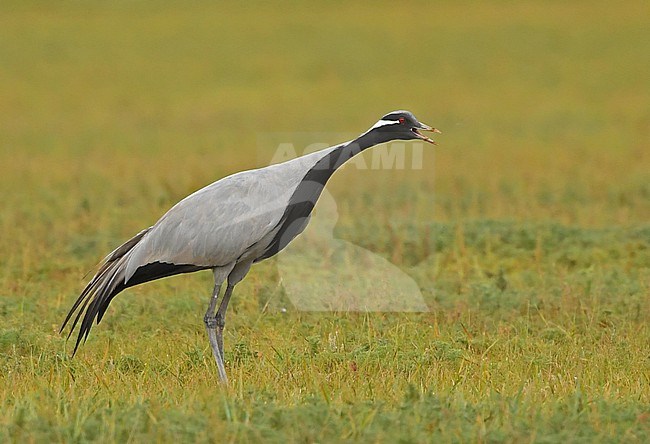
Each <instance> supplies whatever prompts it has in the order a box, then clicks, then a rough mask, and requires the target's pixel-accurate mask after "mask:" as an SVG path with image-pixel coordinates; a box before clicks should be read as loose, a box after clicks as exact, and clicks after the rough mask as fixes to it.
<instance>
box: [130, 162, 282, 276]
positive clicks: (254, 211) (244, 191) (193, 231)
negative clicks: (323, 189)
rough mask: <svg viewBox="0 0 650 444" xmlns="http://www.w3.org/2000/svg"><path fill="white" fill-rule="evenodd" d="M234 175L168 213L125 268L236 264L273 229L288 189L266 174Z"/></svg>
mask: <svg viewBox="0 0 650 444" xmlns="http://www.w3.org/2000/svg"><path fill="white" fill-rule="evenodd" d="M260 171H261V170H258V171H257V174H246V173H250V172H244V173H240V174H238V175H234V176H230V177H227V178H225V179H222V180H221V181H219V182H215V183H214V184H212V185H209V186H208V187H206V188H203V189H201V190H199V191H197V192H196V193H194V194H192V195H190V196H188V197H187V198H185V199H183V200H182V201H180V202H179V203H178V204H176V205H175V206H174V207H173V208H172V209H170V210H169V211H168V212H167V213H166V214H165V215H164V216H163V217H162V218H161V219H160V220H159V221H158V222H157V223H156V224H155V225H154V226H153V227H152V228H151V230H150V231H149V232H148V233H147V234H146V236H144V238H143V239H142V240H141V241H140V242H139V243H138V244H137V245H136V247H135V248H134V250H133V252H132V254H131V257H130V258H129V263H128V264H127V269H126V279H127V280H128V279H129V278H130V277H131V276H132V275H133V273H135V270H136V269H137V268H138V267H139V266H142V265H145V264H148V263H152V262H166V263H172V264H193V265H198V266H209V267H215V266H222V265H227V264H229V263H232V262H234V261H236V260H237V259H238V258H239V257H240V256H241V255H242V254H243V253H244V252H246V250H247V249H248V248H250V247H251V246H252V245H254V244H256V243H257V242H259V241H260V240H261V239H262V238H264V237H265V235H267V234H268V233H269V232H271V231H272V230H273V228H274V227H275V226H276V225H277V223H278V222H279V220H280V218H281V217H282V213H283V211H284V208H285V207H286V202H287V201H288V199H289V197H290V191H291V190H287V189H286V184H285V186H282V185H283V184H282V183H279V181H278V180H277V179H275V178H274V177H273V176H272V175H270V174H264V173H261V174H260Z"/></svg>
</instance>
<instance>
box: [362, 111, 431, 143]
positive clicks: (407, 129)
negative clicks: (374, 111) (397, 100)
mask: <svg viewBox="0 0 650 444" xmlns="http://www.w3.org/2000/svg"><path fill="white" fill-rule="evenodd" d="M421 131H431V132H434V133H441V131H440V130H438V129H436V128H432V127H430V126H429V125H425V124H424V123H422V122H420V121H418V119H416V118H415V116H414V115H413V113H411V112H410V111H393V112H390V113H388V114H386V115H385V116H383V117H382V118H381V119H379V121H377V123H375V124H374V125H373V126H372V128H370V130H368V132H367V133H366V134H371V133H375V134H376V135H377V136H379V137H380V138H381V139H386V140H424V141H425V142H428V143H432V144H434V145H436V142H434V141H433V140H432V139H430V138H429V137H427V136H425V135H424V134H422V133H421Z"/></svg>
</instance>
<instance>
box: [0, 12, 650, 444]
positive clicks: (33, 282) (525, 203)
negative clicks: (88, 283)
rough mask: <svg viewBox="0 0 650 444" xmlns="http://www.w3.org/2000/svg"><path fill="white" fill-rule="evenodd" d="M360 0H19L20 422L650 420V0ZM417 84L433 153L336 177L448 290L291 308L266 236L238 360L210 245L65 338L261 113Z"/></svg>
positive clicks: (11, 225)
mask: <svg viewBox="0 0 650 444" xmlns="http://www.w3.org/2000/svg"><path fill="white" fill-rule="evenodd" d="M350 3H354V2H332V3H323V4H319V5H316V4H314V5H311V6H309V7H306V6H304V5H303V4H302V3H300V2H286V3H284V4H283V5H282V6H281V7H279V6H277V5H275V6H271V5H265V4H259V5H256V4H255V3H254V2H246V4H243V2H242V3H240V2H229V3H226V2H202V1H190V2H184V3H181V2H177V3H175V4H174V3H171V2H155V1H141V2H126V1H118V2H111V3H110V6H109V5H107V4H104V3H100V2H72V1H64V2H46V1H4V2H2V4H1V5H0V110H1V113H0V116H1V117H0V190H2V199H1V200H0V251H1V252H2V255H1V260H0V263H1V264H2V266H1V267H0V289H1V290H0V442H86V441H101V442H151V441H161V442H170V441H176V442H192V441H197V442H207V441H211V442H222V441H224V442H235V441H248V442H258V441H260V440H265V441H269V442H286V441H291V442H293V441H298V442H339V441H349V442H357V441H364V442H426V441H428V442H536V443H553V442H585V443H588V442H648V441H649V440H650V349H649V347H648V346H649V344H650V328H649V327H648V325H649V323H650V89H649V84H648V73H650V27H649V26H648V17H649V16H650V6H649V4H648V2H645V1H625V2H619V3H613V2H606V1H589V2H587V1H573V2H556V1H541V2H528V1H526V2H509V1H495V2H481V3H478V2H477V3H474V2H452V1H444V2H435V3H434V2H421V3H408V2H406V3H405V2H385V3H381V4H380V3H377V2H373V3H372V4H367V5H362V4H358V3H354V4H350ZM400 108H407V109H410V110H412V111H413V112H414V113H415V114H416V115H417V116H418V117H419V118H420V119H421V120H422V121H423V122H426V123H429V124H432V125H434V126H436V127H438V128H440V129H441V130H442V131H443V132H444V134H443V135H442V136H440V137H438V138H437V139H438V141H439V142H440V146H439V147H436V148H432V149H429V150H426V152H425V153H424V156H423V165H422V168H421V169H416V170H411V169H405V170H371V169H369V170H356V169H353V168H349V169H344V170H342V171H340V172H339V173H337V175H336V176H335V177H334V178H333V180H332V181H331V183H330V185H328V186H329V189H330V191H331V193H332V195H333V196H334V198H335V201H336V203H337V206H338V213H339V219H338V224H337V226H336V230H335V234H336V235H337V236H338V237H339V238H341V239H345V240H346V241H348V242H352V243H354V244H356V245H359V246H362V247H364V248H367V249H369V250H371V251H373V252H374V253H376V254H378V255H380V256H382V257H384V258H386V259H388V260H390V261H391V262H392V263H393V264H394V265H396V266H398V267H399V268H400V269H401V270H403V271H404V272H405V273H407V274H408V275H409V276H410V277H412V278H413V279H414V280H415V281H416V282H417V283H418V285H419V287H420V289H421V291H422V294H423V296H424V298H425V300H426V302H427V304H428V306H429V307H430V311H429V312H426V313H418V314H406V313H331V312H324V313H309V312H300V311H297V310H295V309H292V307H291V305H290V304H288V302H287V296H286V294H285V292H284V290H283V287H282V285H281V283H280V280H281V276H279V274H278V271H277V267H276V261H275V260H271V261H267V262H265V263H263V264H260V265H257V266H255V267H254V268H253V270H252V272H251V273H250V274H249V276H248V278H247V279H246V280H245V281H244V282H243V283H242V284H240V285H239V286H238V287H237V291H236V294H235V296H234V299H233V301H232V303H231V308H230V311H229V318H228V325H227V328H226V337H225V341H226V344H225V347H226V361H227V362H226V365H227V370H228V372H229V375H230V379H231V384H230V386H228V387H222V386H219V385H218V384H217V373H216V366H215V365H214V362H213V359H212V356H211V352H210V349H209V345H208V341H207V338H206V335H205V332H204V327H203V321H202V318H203V313H204V310H205V305H206V304H207V300H208V298H209V293H210V290H211V279H212V277H211V275H210V273H208V272H204V273H198V274H195V275H187V276H182V277H175V278H172V279H166V280H162V281H160V282H155V283H151V284H148V285H144V286H140V287H135V288H133V289H131V290H129V291H128V292H125V293H124V294H122V295H120V296H119V297H117V298H116V299H115V301H114V302H113V304H112V305H111V308H110V309H109V312H108V315H107V317H106V318H105V320H104V321H103V322H102V324H101V325H100V326H99V327H96V328H95V329H94V330H93V331H92V333H91V336H90V338H89V340H88V342H87V343H86V345H85V346H84V347H82V348H81V350H80V352H79V353H78V355H77V356H76V357H75V358H74V359H70V357H69V355H70V351H71V345H72V343H71V342H66V341H65V338H64V337H61V336H60V335H59V334H58V327H59V326H60V323H61V321H62V319H63V318H64V316H65V314H66V313H67V310H68V309H69V307H70V305H71V304H72V302H73V301H74V299H75V298H76V296H77V294H78V292H79V291H80V290H81V288H82V287H83V284H84V280H83V276H84V275H85V273H86V272H88V271H89V270H91V269H92V267H93V265H94V264H96V263H97V262H98V261H99V260H100V259H101V258H102V257H103V255H104V254H106V253H107V252H108V251H110V249H112V248H114V247H115V246H116V245H118V244H120V243H121V242H123V241H124V240H126V239H127V238H128V237H130V236H131V235H133V234H134V233H136V232H137V231H139V230H140V229H142V228H144V227H146V226H148V225H149V224H151V223H153V222H154V221H155V220H156V219H157V218H158V217H159V216H160V215H161V214H162V213H163V212H164V211H166V209H168V208H169V207H170V206H171V205H172V204H173V203H175V202H176V201H177V200H178V199H180V198H182V197H183V196H185V195H187V194H189V193H190V192H192V191H194V190H196V189H197V188H199V187H201V186H203V185H205V184H207V183H210V182H212V181H214V180H216V179H217V178H220V177H223V176H225V175H227V174H229V173H232V172H235V171H239V170H242V169H246V168H253V167H259V166H263V165H265V162H268V159H269V158H270V157H271V153H272V151H273V150H274V149H275V147H274V146H266V145H265V144H264V142H263V141H264V140H267V139H268V137H267V136H268V135H269V134H271V135H272V134H276V133H282V132H284V133H292V132H295V133H303V134H302V135H301V137H303V138H304V137H305V136H304V133H312V132H313V133H314V134H315V133H329V134H330V136H331V137H332V138H336V134H339V133H345V134H353V133H358V132H361V131H363V130H364V129H366V128H367V127H369V126H370V125H371V124H372V123H374V122H375V120H377V119H378V118H379V117H380V116H381V115H382V114H383V113H385V112H388V111H391V110H394V109H400ZM369 155H371V153H365V154H364V156H369ZM316 217H318V215H317V216H316ZM296 242H300V240H297V241H296ZM386 297H387V298H389V297H390V295H386ZM279 307H286V308H287V312H286V313H284V312H282V311H280V310H278V308H279Z"/></svg>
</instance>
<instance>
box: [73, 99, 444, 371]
mask: <svg viewBox="0 0 650 444" xmlns="http://www.w3.org/2000/svg"><path fill="white" fill-rule="evenodd" d="M420 131H432V132H436V133H439V132H440V131H438V130H437V129H435V128H432V127H430V126H428V125H425V124H423V123H420V122H419V121H418V120H417V119H416V118H415V116H414V115H413V114H412V113H410V112H408V111H394V112H391V113H389V114H386V115H385V116H383V117H382V118H381V119H380V120H379V121H378V122H377V123H375V124H374V125H373V126H372V127H371V128H370V129H369V130H368V131H366V132H365V133H363V134H361V135H360V136H359V137H357V138H356V139H354V140H352V141H349V142H345V143H342V144H340V145H336V146H332V147H329V148H325V149H323V150H321V151H317V152H314V153H311V154H307V155H304V156H301V157H298V158H295V159H292V160H289V161H286V162H283V163H279V164H275V165H270V166H267V167H265V168H259V169H254V170H249V171H242V172H240V173H236V174H233V175H231V176H227V177H225V178H223V179H220V180H218V181H216V182H214V183H212V184H211V185H208V186H206V187H205V188H202V189H200V190H198V191H196V192H194V193H193V194H191V195H189V196H188V197H186V198H185V199H183V200H181V201H180V202H178V203H177V204H176V205H174V206H173V207H172V208H171V209H170V210H169V211H167V213H165V214H164V215H163V216H162V217H161V218H160V220H158V222H156V223H155V224H154V225H153V226H151V227H149V228H146V229H144V230H142V231H141V232H139V233H138V234H136V235H135V236H134V237H133V238H131V239H129V240H128V241H126V242H125V243H124V244H122V245H120V246H119V247H117V248H116V249H115V250H113V251H112V252H111V253H110V254H109V255H108V256H106V257H105V258H104V260H103V262H102V263H101V265H100V266H99V269H98V271H97V273H96V274H95V276H94V277H93V278H92V279H91V280H90V282H88V284H87V285H86V287H85V288H84V289H83V291H82V292H81V294H80V295H79V297H78V298H77V300H76V302H75V303H74V305H73V306H72V308H71V309H70V312H69V313H68V315H67V316H66V318H65V320H64V321H63V325H62V326H61V331H63V329H64V328H65V326H66V325H67V324H68V323H69V322H70V321H71V320H72V327H71V328H70V333H69V334H68V338H69V337H70V335H71V334H72V333H73V331H74V329H75V327H76V326H77V323H78V321H79V320H80V319H81V315H82V314H83V319H82V320H81V326H80V328H79V333H78V336H77V341H76V344H75V347H74V351H73V353H72V355H73V356H74V354H75V353H76V352H77V349H78V347H79V344H80V343H81V342H82V339H83V341H84V342H85V340H86V339H87V338H88V334H89V333H90V329H91V327H92V325H93V322H94V321H96V322H97V323H98V324H99V322H100V321H101V320H102V317H103V316H104V314H105V313H106V309H107V308H108V306H109V304H110V302H111V300H113V298H114V297H115V296H116V295H117V294H118V293H120V292H121V291H122V290H124V289H126V288H129V287H133V286H134V285H138V284H142V283H144V282H149V281H152V280H155V279H160V278H164V277H167V276H173V275H176V274H181V273H191V272H194V271H199V270H212V273H213V274H214V290H213V292H212V296H211V298H210V302H209V304H208V309H207V311H206V312H205V316H204V318H203V320H204V322H205V327H206V329H207V333H208V338H209V340H210V346H211V348H212V353H213V354H214V359H215V361H216V363H217V369H218V372H219V378H220V380H221V381H222V382H224V383H225V382H227V377H226V370H225V366H224V359H223V356H224V354H223V329H224V326H225V317H226V310H227V308H228V303H229V301H230V297H231V296H232V292H233V289H234V287H235V285H237V283H238V282H240V281H241V280H242V279H243V278H244V276H246V273H248V271H249V269H250V267H251V265H252V264H254V263H256V262H260V261H262V260H264V259H268V258H270V257H272V256H274V255H275V254H277V253H278V252H279V251H281V250H282V249H283V248H284V247H286V246H287V244H289V242H291V241H292V240H293V239H294V238H295V237H296V236H297V235H298V234H300V233H301V232H302V231H303V230H304V229H305V227H306V226H307V223H308V222H309V218H310V215H311V212H312V210H313V209H314V206H315V204H316V201H317V200H318V198H319V196H320V194H321V192H322V190H323V188H324V186H325V184H326V182H327V181H328V179H329V178H330V177H331V176H332V174H333V173H334V172H335V171H336V169H337V168H339V167H340V166H341V165H343V164H344V163H345V162H346V161H347V160H349V159H350V158H352V156H354V155H355V154H358V153H360V152H361V151H363V150H365V149H367V148H370V147H372V146H374V145H377V144H380V143H385V142H389V141H391V140H422V141H425V142H429V143H432V144H435V142H434V141H433V140H431V139H430V138H428V137H426V136H424V135H423V134H422V133H421V132H420ZM224 282H226V283H227V284H226V289H225V291H224V294H223V297H222V299H221V302H220V303H219V307H218V309H217V301H218V297H219V294H220V290H221V287H222V285H223V283H224ZM215 310H216V312H215ZM75 313H76V315H75ZM73 316H74V318H73Z"/></svg>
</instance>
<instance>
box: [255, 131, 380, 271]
mask: <svg viewBox="0 0 650 444" xmlns="http://www.w3.org/2000/svg"><path fill="white" fill-rule="evenodd" d="M383 142H388V140H381V137H380V136H379V135H377V134H376V133H375V132H373V131H370V132H367V133H364V134H362V135H360V136H359V137H357V138H356V139H354V140H352V141H350V142H347V143H344V144H341V145H339V146H337V147H336V148H334V149H333V150H332V151H330V152H329V153H327V154H326V155H325V156H323V157H322V158H321V159H320V160H319V161H318V162H316V164H315V165H314V166H313V167H312V168H311V169H309V170H308V171H307V172H306V173H305V176H304V177H303V178H302V180H301V181H300V183H299V184H298V186H297V187H296V189H295V191H294V192H293V195H292V196H291V198H290V199H289V205H288V206H287V208H286V209H285V211H284V214H283V215H282V218H281V219H280V222H279V223H278V225H279V230H278V233H277V234H276V236H275V238H274V239H273V240H272V241H271V243H270V245H269V247H268V248H267V249H266V251H265V252H264V254H263V255H262V256H261V257H259V258H258V259H257V260H256V262H259V261H261V260H264V259H267V258H269V257H271V256H273V255H275V254H277V253H278V252H279V251H280V250H282V249H283V248H284V247H286V246H287V244H288V243H289V242H291V240H292V239H293V238H294V237H296V236H297V235H298V234H300V233H301V232H302V230H303V229H304V228H305V225H306V224H307V222H308V220H309V219H308V218H309V215H310V214H311V212H312V210H313V209H314V206H316V202H317V201H318V198H319V197H320V195H321V193H322V192H323V188H325V184H326V183H327V181H328V180H329V178H330V177H332V174H334V172H335V171H336V170H337V169H338V168H340V167H341V166H342V165H343V164H344V163H345V162H347V161H348V160H350V159H351V158H352V157H354V156H355V155H357V154H359V153H360V152H361V151H363V150H365V149H368V148H370V147H372V146H375V145H377V144H379V143H383Z"/></svg>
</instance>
